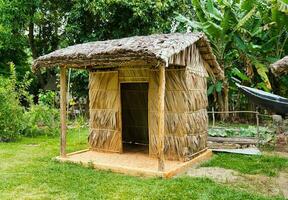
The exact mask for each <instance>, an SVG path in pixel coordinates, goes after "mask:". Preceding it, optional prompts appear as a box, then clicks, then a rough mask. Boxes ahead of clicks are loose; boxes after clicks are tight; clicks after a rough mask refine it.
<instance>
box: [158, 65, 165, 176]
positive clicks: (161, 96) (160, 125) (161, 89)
mask: <svg viewBox="0 0 288 200" xmlns="http://www.w3.org/2000/svg"><path fill="white" fill-rule="evenodd" d="M164 98H165V65H160V66H159V88H158V135H157V151H158V170H159V171H164V168H165V166H164V124H165V121H164V107H165V105H164V104H165V99H164Z"/></svg>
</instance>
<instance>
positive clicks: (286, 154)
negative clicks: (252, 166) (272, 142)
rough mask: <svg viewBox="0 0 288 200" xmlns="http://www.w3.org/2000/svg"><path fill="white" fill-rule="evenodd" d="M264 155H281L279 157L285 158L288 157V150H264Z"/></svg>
mask: <svg viewBox="0 0 288 200" xmlns="http://www.w3.org/2000/svg"><path fill="white" fill-rule="evenodd" d="M263 154H264V155H268V156H279V157H284V158H288V152H280V151H273V152H268V151H266V152H264V153H263Z"/></svg>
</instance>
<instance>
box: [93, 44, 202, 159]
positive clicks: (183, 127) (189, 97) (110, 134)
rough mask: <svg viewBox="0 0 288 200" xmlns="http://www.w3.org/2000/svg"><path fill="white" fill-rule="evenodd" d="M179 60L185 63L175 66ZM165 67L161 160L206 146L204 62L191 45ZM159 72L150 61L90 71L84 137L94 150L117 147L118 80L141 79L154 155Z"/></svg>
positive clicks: (119, 148) (187, 155) (185, 156)
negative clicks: (144, 85) (145, 89)
mask: <svg viewBox="0 0 288 200" xmlns="http://www.w3.org/2000/svg"><path fill="white" fill-rule="evenodd" d="M181 62H182V63H183V62H185V64H186V67H179V66H178V65H179V63H181ZM169 63H170V65H169V67H168V68H167V69H166V74H165V75H166V90H165V140H164V153H165V157H166V159H171V160H187V159H189V158H190V156H191V155H193V154H194V153H196V152H199V151H200V150H202V149H204V148H206V143H207V128H208V118H207V112H206V107H207V95H206V90H207V88H206V87H207V86H206V77H207V72H206V69H205V61H204V60H203V59H202V57H201V55H200V53H199V50H198V49H197V47H196V45H195V44H194V45H191V46H190V47H188V48H186V49H184V50H183V51H182V52H180V54H177V55H175V56H174V57H172V58H171V59H170V60H169ZM158 79H159V73H158V70H157V68H155V66H151V67H149V68H148V67H145V68H143V67H140V68H133V66H132V67H126V68H123V67H121V68H114V69H113V71H110V70H105V71H104V70H103V69H102V70H100V71H91V72H90V83H89V88H90V90H89V97H90V136H89V144H90V146H91V148H92V149H94V150H101V151H111V152H121V151H122V138H121V102H120V83H123V82H131V83H135V82H147V83H148V84H149V89H148V127H149V154H150V155H151V156H156V154H157V137H156V136H157V134H158V116H157V112H158V108H157V105H158V99H157V94H158V86H159V82H158Z"/></svg>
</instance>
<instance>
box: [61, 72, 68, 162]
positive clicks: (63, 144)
mask: <svg viewBox="0 0 288 200" xmlns="http://www.w3.org/2000/svg"><path fill="white" fill-rule="evenodd" d="M66 89H67V76H66V68H65V67H60V115H61V138H60V157H66V132H67V125H66V117H67V116H66V114H67V110H66V105H67V91H66Z"/></svg>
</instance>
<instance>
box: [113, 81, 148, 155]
mask: <svg viewBox="0 0 288 200" xmlns="http://www.w3.org/2000/svg"><path fill="white" fill-rule="evenodd" d="M118 80H119V79H118ZM123 83H124V84H125V83H132V84H133V83H147V84H148V91H147V92H148V94H147V98H148V101H147V104H148V105H147V107H148V110H147V112H148V113H147V124H148V140H149V141H148V145H149V147H148V155H150V129H149V127H150V125H149V117H150V115H149V109H150V108H149V101H150V100H149V92H150V83H149V81H120V80H119V81H118V84H119V85H118V88H119V99H118V102H119V115H118V122H119V124H118V127H119V131H120V140H121V142H120V145H121V146H120V153H123V137H122V136H123V134H122V102H121V84H123Z"/></svg>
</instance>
